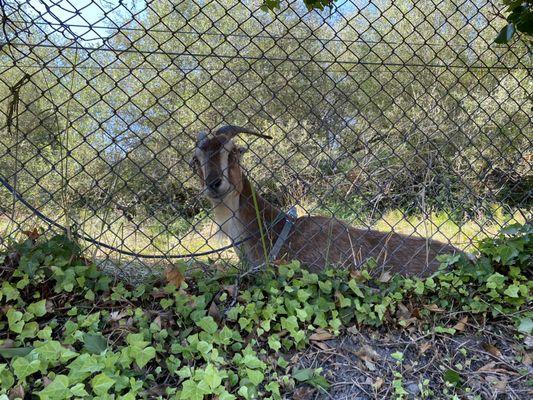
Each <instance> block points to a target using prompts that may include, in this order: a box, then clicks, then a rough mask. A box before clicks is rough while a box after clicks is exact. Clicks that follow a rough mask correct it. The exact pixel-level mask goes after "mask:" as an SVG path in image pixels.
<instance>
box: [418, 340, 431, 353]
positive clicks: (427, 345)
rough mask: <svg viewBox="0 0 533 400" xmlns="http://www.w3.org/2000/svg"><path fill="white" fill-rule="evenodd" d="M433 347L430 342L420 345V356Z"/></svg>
mask: <svg viewBox="0 0 533 400" xmlns="http://www.w3.org/2000/svg"><path fill="white" fill-rule="evenodd" d="M431 347H432V344H431V343H430V342H424V343H422V344H421V345H420V348H419V349H418V352H419V353H420V354H424V353H425V352H426V351H428V350H429V349H431Z"/></svg>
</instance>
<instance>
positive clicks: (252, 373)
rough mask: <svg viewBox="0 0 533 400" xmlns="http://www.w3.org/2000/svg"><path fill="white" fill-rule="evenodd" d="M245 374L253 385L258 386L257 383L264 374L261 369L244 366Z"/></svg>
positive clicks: (261, 380)
mask: <svg viewBox="0 0 533 400" xmlns="http://www.w3.org/2000/svg"><path fill="white" fill-rule="evenodd" d="M246 376H247V377H248V379H250V382H252V384H254V385H255V386H259V384H260V383H261V382H263V380H264V379H265V375H264V374H263V373H262V372H261V371H259V370H256V369H250V368H246Z"/></svg>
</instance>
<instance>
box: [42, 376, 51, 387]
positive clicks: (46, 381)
mask: <svg viewBox="0 0 533 400" xmlns="http://www.w3.org/2000/svg"><path fill="white" fill-rule="evenodd" d="M51 383H52V380H51V379H50V378H49V377H47V376H45V377H43V386H44V387H47V386H48V385H49V384H51Z"/></svg>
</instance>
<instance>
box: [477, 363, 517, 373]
mask: <svg viewBox="0 0 533 400" xmlns="http://www.w3.org/2000/svg"><path fill="white" fill-rule="evenodd" d="M496 365H497V364H496V362H495V361H491V362H490V363H488V364H485V365H484V366H482V367H481V368H479V369H478V370H477V372H484V373H487V374H490V373H494V374H506V375H517V373H516V372H514V371H509V370H508V369H505V368H497V367H496Z"/></svg>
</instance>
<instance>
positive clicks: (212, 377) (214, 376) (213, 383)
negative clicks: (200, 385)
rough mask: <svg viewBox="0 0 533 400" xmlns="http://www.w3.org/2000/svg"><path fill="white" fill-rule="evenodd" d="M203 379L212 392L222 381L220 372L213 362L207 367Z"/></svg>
mask: <svg viewBox="0 0 533 400" xmlns="http://www.w3.org/2000/svg"><path fill="white" fill-rule="evenodd" d="M203 380H204V381H205V383H207V385H208V386H209V388H210V389H211V393H213V392H214V391H215V389H217V388H218V387H219V386H220V385H221V383H222V378H221V377H220V372H219V371H218V370H217V369H216V368H215V367H214V366H213V364H209V365H208V366H207V367H206V368H205V371H204V379H203Z"/></svg>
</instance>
